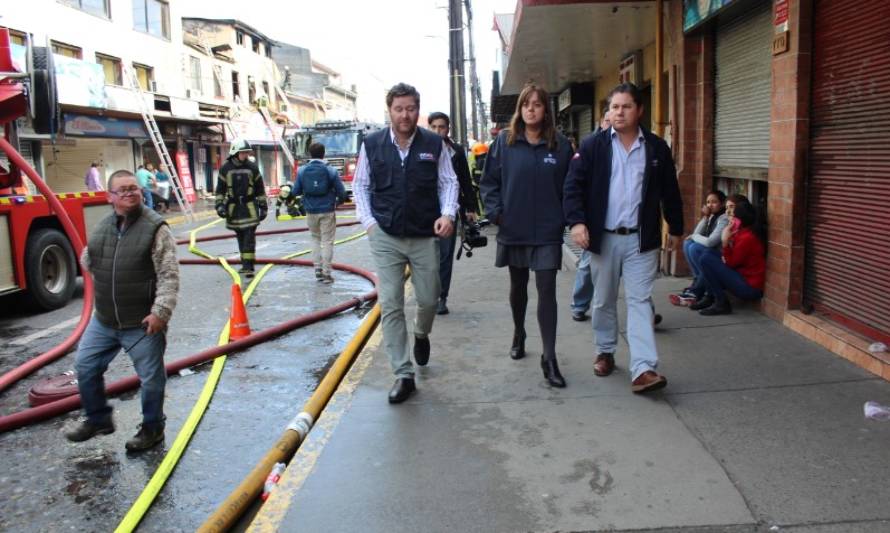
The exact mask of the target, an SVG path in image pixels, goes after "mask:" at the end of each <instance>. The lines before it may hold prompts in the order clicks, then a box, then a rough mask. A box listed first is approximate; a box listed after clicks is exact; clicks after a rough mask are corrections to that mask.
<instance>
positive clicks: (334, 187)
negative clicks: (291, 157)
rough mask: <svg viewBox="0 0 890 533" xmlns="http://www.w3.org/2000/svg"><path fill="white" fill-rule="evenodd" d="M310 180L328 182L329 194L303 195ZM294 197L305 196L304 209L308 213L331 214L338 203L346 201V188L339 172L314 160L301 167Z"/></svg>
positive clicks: (296, 180) (295, 184) (322, 162)
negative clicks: (305, 184) (307, 181)
mask: <svg viewBox="0 0 890 533" xmlns="http://www.w3.org/2000/svg"><path fill="white" fill-rule="evenodd" d="M308 179H325V180H328V192H327V194H325V195H324V196H311V195H309V194H303V191H304V190H305V187H304V186H303V184H304V183H305V182H306V180H308ZM291 194H292V195H293V196H300V195H301V194H302V195H303V207H305V208H306V212H307V213H313V214H318V213H330V212H332V211H333V210H334V209H335V208H336V207H337V203H338V201H339V202H340V203H342V202H345V201H346V188H345V187H343V182H342V181H340V175H339V174H337V171H336V170H335V169H334V168H333V167H331V166H330V165H328V164H327V163H325V162H324V161H321V160H318V159H313V160H311V161H309V163H307V164H305V165H303V166H302V167H300V169H299V170H298V171H297V179H295V180H294V187H293V190H291Z"/></svg>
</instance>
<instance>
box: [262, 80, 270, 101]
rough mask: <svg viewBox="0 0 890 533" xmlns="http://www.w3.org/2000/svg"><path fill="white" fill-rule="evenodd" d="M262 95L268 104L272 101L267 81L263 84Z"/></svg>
mask: <svg viewBox="0 0 890 533" xmlns="http://www.w3.org/2000/svg"><path fill="white" fill-rule="evenodd" d="M263 95H264V96H265V97H266V100H267V101H269V102H271V101H272V94H271V93H270V92H269V82H268V81H264V82H263Z"/></svg>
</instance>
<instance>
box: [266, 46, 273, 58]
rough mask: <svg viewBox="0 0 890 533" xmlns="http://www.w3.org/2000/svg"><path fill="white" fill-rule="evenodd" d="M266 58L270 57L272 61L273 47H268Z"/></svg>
mask: <svg viewBox="0 0 890 533" xmlns="http://www.w3.org/2000/svg"><path fill="white" fill-rule="evenodd" d="M266 57H268V58H270V59H271V58H272V47H271V46H269V45H268V44H267V45H266Z"/></svg>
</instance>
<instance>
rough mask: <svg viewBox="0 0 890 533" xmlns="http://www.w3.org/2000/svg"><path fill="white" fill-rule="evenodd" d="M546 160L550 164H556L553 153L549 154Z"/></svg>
mask: <svg viewBox="0 0 890 533" xmlns="http://www.w3.org/2000/svg"><path fill="white" fill-rule="evenodd" d="M544 162H545V163H547V164H548V165H555V164H556V158H555V157H553V154H547V157H545V158H544Z"/></svg>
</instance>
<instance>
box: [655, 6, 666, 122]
mask: <svg viewBox="0 0 890 533" xmlns="http://www.w3.org/2000/svg"><path fill="white" fill-rule="evenodd" d="M663 7H664V6H663V0H655V79H654V80H653V84H652V85H653V88H654V89H655V90H654V93H655V95H654V96H655V105H654V107H655V109H654V113H653V117H652V118H653V119H654V120H653V122H654V124H655V134H656V135H658V136H659V137H663V136H664V106H663V105H662V98H661V91H662V87H661V73H662V72H663V71H664V61H663V56H664V31H663V29H662V26H663V21H662V17H663V15H662V12H663Z"/></svg>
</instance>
